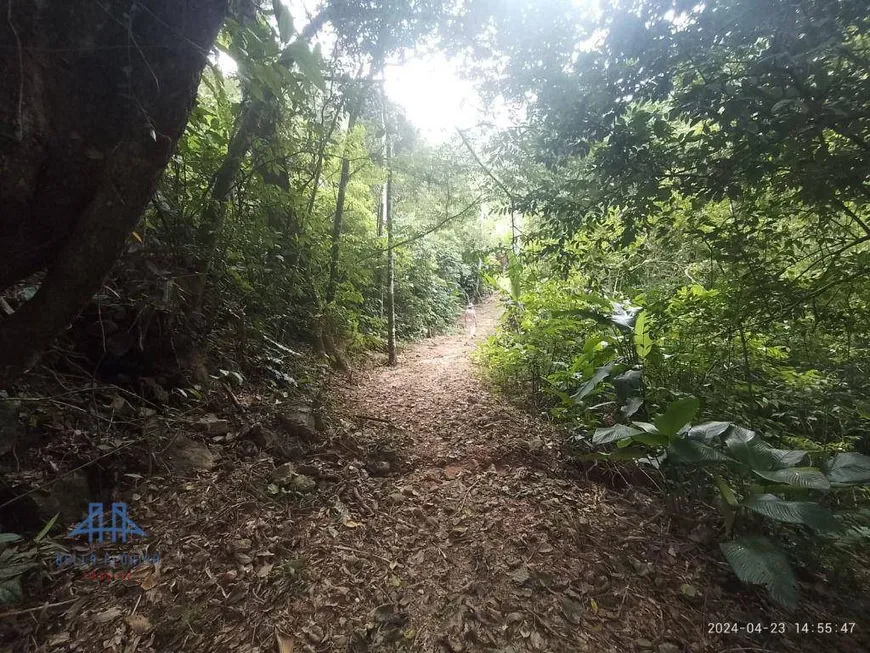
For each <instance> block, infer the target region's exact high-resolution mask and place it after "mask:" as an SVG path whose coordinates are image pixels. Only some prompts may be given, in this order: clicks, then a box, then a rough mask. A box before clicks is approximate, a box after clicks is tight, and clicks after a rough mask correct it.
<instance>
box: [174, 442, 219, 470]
mask: <svg viewBox="0 0 870 653" xmlns="http://www.w3.org/2000/svg"><path fill="white" fill-rule="evenodd" d="M166 461H167V463H168V464H169V466H170V467H171V468H172V470H173V471H175V472H178V473H180V474H185V473H189V472H196V471H201V470H204V471H207V470H210V469H213V468H214V466H215V465H216V464H217V458H216V457H215V455H214V454H213V453H212V452H211V450H210V449H209V448H208V447H207V446H206V445H204V444H202V443H201V442H197V441H196V440H191V439H190V438H188V437H185V436H183V435H179V436H178V437H176V438H175V440H173V442H172V444H170V445H169V448H168V449H167V450H166Z"/></svg>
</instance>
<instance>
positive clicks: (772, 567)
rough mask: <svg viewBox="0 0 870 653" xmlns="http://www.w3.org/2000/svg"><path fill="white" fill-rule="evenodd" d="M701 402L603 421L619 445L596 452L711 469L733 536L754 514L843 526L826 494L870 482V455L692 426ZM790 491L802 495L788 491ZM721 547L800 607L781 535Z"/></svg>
mask: <svg viewBox="0 0 870 653" xmlns="http://www.w3.org/2000/svg"><path fill="white" fill-rule="evenodd" d="M699 405H700V404H699V402H698V400H697V399H696V398H694V397H686V398H684V399H680V400H678V401H675V402H673V403H671V404H670V405H669V406H668V407H667V408H666V409H665V410H664V411H663V412H662V413H660V414H659V415H657V416H655V417H654V418H653V421H652V423H648V422H639V421H634V422H631V423H630V424H615V425H613V426H610V427H606V428H598V429H596V430H595V432H594V433H593V435H592V438H591V441H592V444H594V445H596V446H600V445H612V446H615V448H616V450H615V452H612V453H596V454H592V456H593V457H602V458H617V459H620V460H625V459H635V460H641V461H644V462H650V461H656V464H659V463H661V464H664V463H665V461H667V464H673V465H689V466H693V467H696V468H702V469H704V470H705V472H706V477H707V478H708V480H709V481H710V487H711V489H713V490H714V491H715V492H716V493H718V495H719V498H720V506H721V509H722V514H723V518H724V521H725V527H726V533H727V534H728V535H729V536H731V535H732V534H734V533H735V532H736V531H738V530H745V529H746V528H747V527H751V525H750V524H747V525H743V524H740V523H739V522H740V521H741V520H743V521H748V520H746V519H745V518H746V517H748V516H749V515H750V514H754V515H759V516H761V517H763V518H764V519H766V520H769V521H771V522H775V523H777V524H779V525H787V526H792V527H805V528H807V529H809V530H810V531H812V532H814V533H816V534H836V533H838V532H840V531H842V530H843V526H842V525H841V523H840V522H839V521H838V519H837V518H836V517H835V515H834V513H832V511H831V510H830V509H829V507H828V503H829V502H828V501H826V498H827V496H828V495H829V494H830V493H831V492H835V491H836V490H837V489H838V488H852V487H854V486H857V485H868V484H870V456H865V455H862V454H858V453H845V452H841V453H836V454H834V455H833V456H828V455H826V454H821V453H818V452H809V451H804V450H799V449H778V448H775V447H773V446H771V445H770V444H769V443H768V442H766V441H765V440H764V439H763V438H762V437H761V436H760V435H758V434H757V433H755V432H754V431H751V430H749V429H746V428H743V427H741V426H738V425H736V424H733V423H731V422H704V423H701V424H698V425H695V426H693V425H692V424H691V422H692V420H693V419H694V418H695V415H696V414H697V412H698V408H699ZM808 460H809V463H808ZM813 462H815V463H816V464H815V465H813V464H811V463H813ZM790 496H797V497H798V498H799V499H800V500H789V499H788V498H784V497H790ZM720 547H721V549H722V552H723V554H724V555H725V558H726V560H727V561H728V563H729V564H730V565H731V568H732V569H733V570H734V572H735V573H736V574H737V576H738V577H739V578H740V579H741V580H742V581H744V582H747V583H752V584H758V585H763V586H765V587H766V588H767V590H768V592H769V594H770V596H771V598H773V599H774V600H775V601H777V602H778V603H781V604H782V605H785V606H788V607H792V606H794V604H795V603H796V602H797V583H796V581H795V577H794V572H793V571H792V568H791V564H790V563H789V559H788V556H787V554H786V553H785V551H784V550H783V548H781V547H780V546H779V545H778V544H777V542H776V541H775V540H774V539H772V538H771V537H768V536H765V535H762V534H749V535H745V536H741V537H734V538H731V539H728V540H726V541H724V542H722V543H721V545H720Z"/></svg>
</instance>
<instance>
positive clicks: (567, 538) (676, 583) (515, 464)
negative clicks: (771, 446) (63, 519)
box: [0, 304, 866, 653]
mask: <svg viewBox="0 0 870 653" xmlns="http://www.w3.org/2000/svg"><path fill="white" fill-rule="evenodd" d="M497 312H498V311H497V308H496V306H494V305H493V304H487V305H484V306H482V307H480V308H479V315H478V317H479V329H478V340H479V339H480V338H482V337H485V336H486V334H488V333H490V332H491V331H492V329H493V326H494V322H495V319H496V316H497ZM473 349H474V343H471V342H468V341H467V339H466V337H465V336H464V335H462V334H458V335H450V336H442V337H438V338H434V339H431V340H426V341H423V342H420V343H417V344H415V345H414V346H412V347H410V348H409V349H408V350H406V351H405V352H404V353H403V355H402V356H401V360H400V365H399V366H398V367H396V368H386V367H381V366H378V367H375V368H372V369H370V370H368V371H364V372H362V373H359V374H358V376H357V378H355V379H354V381H353V382H345V383H344V385H339V387H335V388H333V392H332V400H331V403H332V404H333V406H334V408H335V411H334V412H333V413H332V415H331V417H330V418H329V420H328V424H327V426H328V427H329V428H328V429H326V430H325V431H324V432H323V433H320V434H318V435H317V436H316V437H314V438H311V439H309V440H308V441H307V442H301V443H299V444H298V445H294V448H292V450H290V449H287V448H286V447H284V448H283V449H281V447H279V449H281V452H271V453H270V451H269V447H266V446H265V445H263V446H261V444H262V443H261V444H257V442H255V441H254V440H256V438H254V440H252V436H251V435H250V434H251V433H253V430H252V429H251V428H250V427H246V428H244V429H242V430H241V431H239V430H238V429H239V428H240V426H241V424H240V423H241V422H242V420H241V419H240V417H239V416H238V415H236V410H235V409H234V408H232V407H229V408H228V410H227V415H228V416H230V417H231V418H232V419H234V420H235V421H236V422H238V424H237V425H236V426H235V427H234V430H233V431H232V433H234V434H238V435H237V436H235V438H236V439H233V440H232V442H224V443H223V444H222V445H221V444H218V443H217V442H215V444H213V445H211V446H212V452H213V453H214V454H218V455H219V462H218V464H217V465H211V464H209V465H208V466H207V469H203V470H197V471H191V472H189V473H188V474H182V475H178V474H162V473H160V472H159V471H158V472H157V473H156V474H155V475H152V476H150V477H148V478H147V479H146V478H140V479H139V480H138V481H137V484H136V486H135V492H134V493H128V495H126V496H125V497H124V498H125V499H126V500H127V501H130V502H131V511H132V512H133V514H134V515H135V517H136V519H137V521H139V523H141V524H143V525H144V527H145V528H146V530H147V531H148V533H149V538H148V540H147V544H146V545H144V546H145V547H146V548H147V550H148V551H152V552H159V554H160V558H161V560H160V563H159V564H158V565H143V566H140V567H137V568H136V569H135V570H134V571H133V572H132V576H131V577H130V578H128V579H124V580H122V581H119V582H114V583H108V584H106V583H94V582H88V581H87V580H86V579H83V578H82V577H81V572H79V571H75V572H60V573H58V574H57V575H56V577H55V579H54V584H53V586H52V588H51V590H50V591H49V592H48V593H47V596H45V597H44V599H41V600H45V601H46V603H49V604H50V606H49V607H50V609H49V608H45V607H44V605H43V607H40V606H33V607H31V606H25V609H24V611H23V612H20V613H16V614H18V615H19V616H18V618H17V620H15V619H12V618H6V619H5V621H3V623H0V642H6V643H8V644H9V645H10V646H11V650H15V651H115V652H118V653H121V652H124V653H136V652H138V653H143V652H164V651H165V652H172V653H176V652H186V651H208V652H209V653H211V652H212V651H232V652H234V653H235V652H240V651H244V652H249V653H266V652H268V653H273V652H274V651H276V650H278V651H279V653H301V652H303V651H304V652H308V653H333V652H334V653H366V652H370V653H381V652H388V651H407V652H412V651H415V652H416V651H419V652H423V653H436V652H437V653H445V652H446V653H465V652H467V653H475V652H480V653H525V652H529V653H533V652H553V653H569V652H570V653H573V652H589V653H611V652H612V653H625V652H644V653H648V652H651V653H681V652H683V653H687V652H705V653H706V652H711V653H712V652H723V651H734V652H736V651H755V652H765V651H771V652H773V651H777V652H778V651H802V650H806V651H810V650H818V647H819V646H820V645H822V644H824V646H826V647H827V648H828V650H836V651H860V650H864V649H862V645H861V644H859V642H858V639H857V638H856V637H838V636H836V635H832V636H821V639H820V638H818V637H815V638H814V637H813V636H811V635H792V636H790V637H783V636H781V635H772V634H767V635H765V634H763V633H760V634H752V635H746V634H742V635H735V634H730V635H725V636H722V635H715V634H710V626H709V624H711V623H713V624H715V623H720V624H721V623H725V622H727V623H737V624H746V623H752V624H755V623H759V624H760V623H764V624H768V623H769V622H771V621H785V622H793V621H807V622H810V621H812V622H816V621H832V619H831V618H830V617H829V616H827V617H826V616H825V615H822V614H808V613H801V614H795V615H785V614H782V615H780V614H777V613H771V612H765V611H763V610H762V605H763V603H762V602H761V601H760V600H759V599H758V596H760V593H758V594H757V595H755V596H753V594H752V593H751V592H746V591H745V590H741V588H740V586H739V584H737V583H735V582H734V580H733V577H732V576H731V574H730V573H729V572H728V571H727V570H726V569H725V567H724V564H723V563H722V562H721V560H720V559H719V557H718V555H717V553H716V538H715V533H713V532H712V531H711V529H710V528H709V527H707V526H704V525H703V524H707V523H709V520H704V521H703V522H702V521H698V522H696V521H694V520H693V519H692V517H691V514H690V513H689V512H688V509H687V508H686V509H684V510H683V511H682V513H678V512H675V511H673V510H667V511H666V510H665V509H664V508H663V500H662V498H661V497H660V496H656V497H655V498H653V497H654V495H653V494H652V493H644V492H643V491H639V490H635V489H633V488H632V487H631V486H627V485H625V484H623V485H622V486H621V488H620V489H614V488H615V487H617V485H615V484H614V483H609V484H608V483H600V482H598V483H597V482H594V481H595V480H596V479H595V478H594V477H593V478H587V474H581V473H578V472H577V471H576V470H575V469H573V468H572V467H571V466H570V465H569V464H567V463H566V461H565V456H564V455H563V453H562V448H561V442H562V441H563V438H562V437H561V436H560V435H559V434H557V433H555V432H554V431H553V430H552V429H551V428H550V427H549V425H548V424H547V423H546V422H544V421H538V420H535V419H534V418H532V417H530V416H529V415H528V414H526V413H524V412H522V411H520V410H518V409H516V408H514V407H512V406H511V405H509V404H508V403H507V402H506V401H504V399H502V398H500V397H498V396H496V395H494V394H493V393H492V392H490V391H489V390H488V389H487V388H486V387H485V385H484V384H483V383H481V382H480V381H479V380H478V379H477V377H476V375H475V370H474V366H473V364H472V363H471V358H470V357H471V353H472V351H473ZM242 401H243V403H244V405H245V406H246V407H247V409H246V412H245V414H244V422H245V423H247V424H251V423H253V422H254V421H257V422H260V423H262V424H263V425H264V426H262V427H261V428H262V432H261V433H260V437H261V438H264V437H265V436H266V434H267V433H273V434H277V433H279V432H280V428H281V419H280V418H281V416H282V413H283V412H284V411H286V410H287V406H285V405H284V404H283V402H281V400H280V399H277V398H276V397H275V396H274V395H266V394H263V395H259V394H252V395H250V396H245V397H243V399H242ZM241 433H248V434H249V435H241ZM191 437H193V434H192V433H191ZM200 437H201V435H200ZM278 440H279V441H280V438H279V439H278ZM200 448H204V446H203V445H200ZM288 458H290V459H291V460H292V461H293V462H290V463H284V464H282V463H283V462H284V461H285V460H287V459H288ZM282 469H289V470H291V471H293V472H296V473H299V474H302V475H303V476H302V477H299V478H301V479H303V480H304V481H305V483H302V484H296V485H292V486H291V488H288V489H286V490H280V489H279V488H278V487H276V485H275V483H279V481H277V480H275V479H276V475H277V474H279V473H280V472H281V470H282ZM593 471H594V470H593ZM299 478H297V479H296V480H299ZM597 480H598V481H601V480H603V479H601V478H598V479H597ZM604 480H606V479H604ZM619 480H620V479H619V478H618V477H617V479H616V481H619ZM669 515H670V516H669ZM674 515H677V516H674ZM85 549H86V547H84V548H83V550H85ZM726 588H727V589H726ZM819 591H821V590H819ZM819 596H825V595H821V594H820V595H817V596H816V604H817V605H818V604H820V603H823V602H824V600H825V599H823V598H822V599H820V598H819ZM0 616H2V615H0ZM838 616H839V617H840V618H841V619H843V618H845V619H847V620H856V621H857V620H859V619H860V617H857V618H856V617H855V616H854V615H853V616H852V617H851V619H849V617H847V616H846V615H843V614H841V615H838ZM7 617H8V615H7ZM4 629H5V631H4ZM861 636H862V637H865V636H866V635H865V634H864V633H862V634H861ZM864 641H865V642H866V640H864ZM13 642H14V644H15V645H14V646H12V643H13ZM0 649H2V650H7V648H6V647H4V645H3V644H2V643H0Z"/></svg>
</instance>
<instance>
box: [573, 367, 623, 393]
mask: <svg viewBox="0 0 870 653" xmlns="http://www.w3.org/2000/svg"><path fill="white" fill-rule="evenodd" d="M612 369H613V363H610V364H609V365H603V366H602V367H599V368H598V369H597V370H595V374H593V375H592V378H590V379H589V380H588V381H586V383H584V384H583V386H582V387H581V388H580V389H579V390H578V391H577V392H576V393H574V394H573V395H571V399H573V400H574V401H580V400H581V399H583V397H585V396H587V395H588V394H590V393H591V392H592V391H593V390H595V388H596V387H598V384H599V383H601V382H602V381H603V380H604V379H606V378H607V375H608V374H610V370H612Z"/></svg>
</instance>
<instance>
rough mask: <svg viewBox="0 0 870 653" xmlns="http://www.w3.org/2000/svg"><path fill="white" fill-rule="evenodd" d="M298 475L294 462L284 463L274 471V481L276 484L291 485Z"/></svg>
mask: <svg viewBox="0 0 870 653" xmlns="http://www.w3.org/2000/svg"><path fill="white" fill-rule="evenodd" d="M295 475H296V467H295V466H294V465H293V463H284V464H283V465H279V466H278V467H276V468H275V471H274V472H272V482H273V483H274V484H275V485H290V483H291V482H292V481H293V477H294V476H295Z"/></svg>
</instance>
